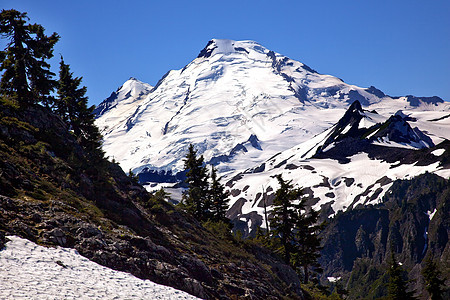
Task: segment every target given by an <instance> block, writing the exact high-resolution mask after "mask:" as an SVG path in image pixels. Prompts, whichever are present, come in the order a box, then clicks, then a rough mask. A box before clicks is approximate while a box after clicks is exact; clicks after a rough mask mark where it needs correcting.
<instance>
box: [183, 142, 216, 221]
mask: <svg viewBox="0 0 450 300" xmlns="http://www.w3.org/2000/svg"><path fill="white" fill-rule="evenodd" d="M184 168H185V170H187V173H186V183H187V184H188V187H189V189H188V190H187V191H186V192H185V193H184V194H183V201H182V205H183V206H184V207H185V209H186V210H187V211H188V212H189V213H191V214H192V215H193V216H194V217H195V218H196V219H197V220H199V221H206V220H208V218H209V216H210V209H211V202H210V199H209V197H208V194H209V191H208V174H207V171H206V167H205V166H204V163H203V156H200V157H199V158H197V151H195V149H194V146H193V145H192V144H190V145H189V150H188V153H187V154H186V158H185V160H184Z"/></svg>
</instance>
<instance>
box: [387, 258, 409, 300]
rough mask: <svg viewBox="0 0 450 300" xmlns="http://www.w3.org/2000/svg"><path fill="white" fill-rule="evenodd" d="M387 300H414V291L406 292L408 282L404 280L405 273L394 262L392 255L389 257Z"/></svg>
mask: <svg viewBox="0 0 450 300" xmlns="http://www.w3.org/2000/svg"><path fill="white" fill-rule="evenodd" d="M388 273H389V283H388V299H392V300H408V299H415V297H414V296H413V295H414V291H407V290H408V281H407V280H406V279H405V271H404V270H403V268H402V267H401V266H400V264H399V263H398V262H397V261H396V259H395V255H394V253H392V256H391V264H390V266H389V270H388Z"/></svg>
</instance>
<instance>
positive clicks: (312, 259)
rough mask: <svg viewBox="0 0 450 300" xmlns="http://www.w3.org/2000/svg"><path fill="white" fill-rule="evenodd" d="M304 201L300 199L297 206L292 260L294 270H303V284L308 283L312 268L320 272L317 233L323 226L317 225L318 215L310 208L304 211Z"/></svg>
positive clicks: (323, 224)
mask: <svg viewBox="0 0 450 300" xmlns="http://www.w3.org/2000/svg"><path fill="white" fill-rule="evenodd" d="M305 201H306V200H305V199H304V198H303V199H301V200H300V203H299V205H298V209H299V210H300V212H299V218H298V219H297V222H296V226H295V238H296V243H297V247H296V251H295V252H294V255H293V258H292V265H293V266H294V268H299V267H301V268H302V269H303V276H304V277H303V278H304V283H308V282H309V273H310V268H314V270H315V271H316V272H319V273H320V272H322V269H321V268H320V265H319V263H318V262H317V260H318V259H319V257H320V250H321V249H322V247H321V245H320V237H319V233H320V231H322V229H323V228H324V226H325V223H322V224H318V219H319V213H318V212H317V211H315V210H313V209H312V208H311V209H310V211H309V212H308V213H306V211H305V212H304V213H302V211H304V208H305Z"/></svg>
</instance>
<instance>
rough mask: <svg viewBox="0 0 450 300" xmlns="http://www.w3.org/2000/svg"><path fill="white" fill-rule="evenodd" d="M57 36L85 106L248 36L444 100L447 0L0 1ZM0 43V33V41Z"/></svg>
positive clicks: (397, 90) (333, 70) (449, 79)
mask: <svg viewBox="0 0 450 300" xmlns="http://www.w3.org/2000/svg"><path fill="white" fill-rule="evenodd" d="M0 8H4V9H10V8H14V9H17V10H19V11H24V12H27V13H28V16H29V17H30V19H31V20H30V21H31V22H32V23H39V24H42V25H43V26H44V27H45V28H46V32H47V33H48V34H50V33H52V32H57V33H58V34H59V35H60V36H61V40H60V42H59V43H58V44H57V46H56V48H55V57H56V58H55V59H53V60H52V65H53V69H54V71H57V69H58V62H59V53H61V54H62V55H63V56H64V58H65V61H66V63H69V64H70V65H71V67H72V71H74V73H75V75H76V76H83V78H84V80H83V84H84V85H86V86H87V88H88V96H89V98H90V103H91V104H98V103H100V101H102V100H103V99H105V98H106V97H108V96H109V94H110V93H111V92H112V91H114V90H115V89H117V88H118V87H119V86H120V85H121V84H122V83H123V82H125V81H126V80H127V79H128V78H129V77H132V76H133V77H136V78H138V79H140V80H142V81H144V82H147V83H150V84H152V85H155V84H156V82H157V81H158V80H159V79H160V78H161V77H162V76H163V75H164V74H165V73H166V72H167V71H169V70H170V69H179V68H182V67H183V66H185V65H186V64H188V63H189V62H190V61H191V60H193V59H194V58H195V57H196V56H197V55H198V53H199V52H200V50H201V49H202V48H203V47H204V46H205V45H206V43H207V42H208V41H209V40H210V39H211V38H227V39H234V40H244V39H250V40H255V41H257V42H259V43H261V44H262V45H263V46H265V47H266V48H268V49H271V50H274V51H275V52H279V53H281V54H283V55H286V56H288V57H290V58H292V59H295V60H298V61H301V62H303V63H305V64H307V65H309V66H310V67H311V68H313V69H315V70H317V71H318V72H320V73H323V74H331V75H334V76H337V77H339V78H341V79H343V80H344V81H345V82H347V83H350V84H356V85H358V86H362V87H368V86H370V85H374V86H376V87H377V88H379V89H381V90H382V91H384V92H385V93H387V94H389V95H392V96H396V95H406V94H413V95H417V96H433V95H437V96H440V97H442V98H443V99H445V100H447V101H448V100H450V1H448V0H433V1H424V0H420V1H418V0H390V1H385V0H378V1H369V0H367V1H366V0H364V1H357V0H355V1H346V0H341V1H336V0H324V1H301V0H296V1H287V0H278V1H275V0H273V1H265V0H257V1H249V0H240V1H235V0H229V1H214V0H212V1H196V0H189V1H186V0H184V1H170V0H165V1H132V0H123V1H113V0H109V1H103V0H90V1H85V0H77V1H62V0H58V1H56V0H55V1H46V0H39V1H37V0H1V4H0ZM0 43H1V44H0V45H1V46H2V48H3V47H4V41H3V42H2V41H0Z"/></svg>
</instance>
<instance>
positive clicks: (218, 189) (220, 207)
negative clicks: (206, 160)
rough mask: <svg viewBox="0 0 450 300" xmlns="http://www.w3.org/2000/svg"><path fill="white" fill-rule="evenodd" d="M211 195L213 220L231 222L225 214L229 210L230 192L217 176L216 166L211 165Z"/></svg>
mask: <svg viewBox="0 0 450 300" xmlns="http://www.w3.org/2000/svg"><path fill="white" fill-rule="evenodd" d="M209 196H210V201H211V217H212V218H213V220H214V221H225V222H229V220H228V219H227V217H226V216H225V215H226V213H227V211H228V202H229V201H230V200H229V199H228V193H226V192H225V187H224V186H223V185H222V184H221V183H220V182H219V179H218V178H217V170H216V168H214V166H212V167H211V187H210V189H209Z"/></svg>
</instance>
